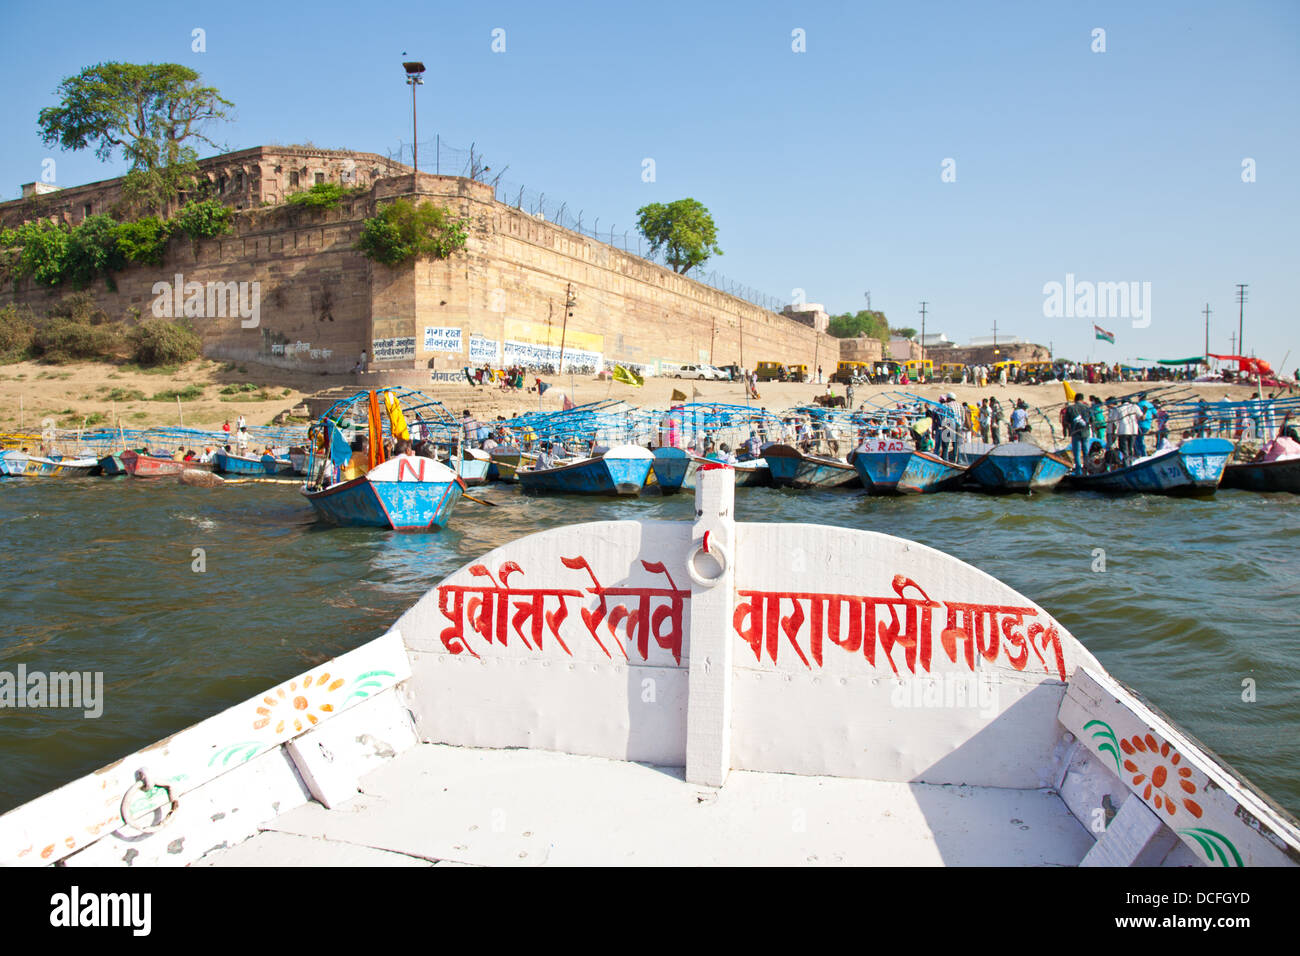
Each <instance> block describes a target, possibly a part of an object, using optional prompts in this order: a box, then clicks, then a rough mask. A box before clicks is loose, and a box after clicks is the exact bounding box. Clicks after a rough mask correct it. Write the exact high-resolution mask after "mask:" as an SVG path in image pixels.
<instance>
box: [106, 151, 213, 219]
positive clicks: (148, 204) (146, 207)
mask: <svg viewBox="0 0 1300 956" xmlns="http://www.w3.org/2000/svg"><path fill="white" fill-rule="evenodd" d="M198 172H199V165H198V163H196V162H194V160H193V159H192V158H186V159H185V160H183V161H178V162H175V163H172V164H171V165H168V166H157V167H155V168H153V169H133V170H131V171H130V172H128V173H127V174H126V176H125V177H124V178H123V180H122V198H121V200H120V201H119V203H118V204H117V208H116V209H114V212H115V213H118V214H124V213H142V212H143V213H149V212H159V213H166V211H167V209H168V207H169V206H170V205H171V204H172V202H173V201H174V200H175V199H176V198H177V196H178V195H179V194H180V193H182V192H186V191H188V190H191V189H193V188H194V187H195V184H196V183H197V181H198Z"/></svg>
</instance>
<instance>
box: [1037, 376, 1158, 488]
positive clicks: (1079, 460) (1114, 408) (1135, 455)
mask: <svg viewBox="0 0 1300 956" xmlns="http://www.w3.org/2000/svg"><path fill="white" fill-rule="evenodd" d="M1134 398H1136V401H1135V400H1134ZM1061 427H1062V429H1063V431H1064V432H1065V434H1066V435H1068V436H1069V438H1070V453H1071V455H1072V456H1073V458H1074V473H1075V474H1076V475H1081V474H1084V473H1093V472H1097V471H1103V470H1110V469H1113V468H1124V467H1127V466H1128V465H1131V464H1132V463H1133V462H1135V461H1137V460H1138V459H1139V458H1145V457H1147V454H1148V451H1147V441H1148V438H1153V439H1154V445H1153V446H1152V449H1151V453H1152V454H1154V453H1155V452H1160V451H1164V450H1165V449H1166V448H1168V447H1171V445H1170V443H1169V413H1168V412H1167V411H1166V410H1165V409H1164V407H1163V405H1162V403H1161V401H1160V399H1158V398H1157V399H1148V398H1147V395H1146V392H1139V393H1138V394H1137V395H1136V396H1135V397H1129V396H1126V397H1124V398H1117V397H1115V396H1112V397H1110V398H1108V399H1106V401H1105V402H1102V400H1101V399H1100V398H1098V397H1097V396H1096V395H1091V396H1085V395H1084V394H1083V393H1082V392H1080V393H1079V394H1077V395H1076V396H1075V399H1074V401H1073V402H1070V403H1067V404H1066V405H1065V406H1064V407H1063V408H1062V409H1061ZM1153 433H1154V434H1153Z"/></svg>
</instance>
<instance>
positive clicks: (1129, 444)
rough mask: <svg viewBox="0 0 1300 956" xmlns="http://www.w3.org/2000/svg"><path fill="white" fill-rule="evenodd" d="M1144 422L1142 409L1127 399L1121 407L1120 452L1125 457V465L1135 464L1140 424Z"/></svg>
mask: <svg viewBox="0 0 1300 956" xmlns="http://www.w3.org/2000/svg"><path fill="white" fill-rule="evenodd" d="M1141 420H1142V409H1140V408H1138V407H1137V405H1135V404H1133V402H1132V401H1130V400H1128V399H1125V400H1124V403H1123V404H1122V405H1120V406H1119V451H1120V454H1121V455H1122V456H1123V457H1124V464H1125V465H1129V464H1132V463H1133V459H1134V458H1136V457H1137V434H1138V422H1139V421H1141Z"/></svg>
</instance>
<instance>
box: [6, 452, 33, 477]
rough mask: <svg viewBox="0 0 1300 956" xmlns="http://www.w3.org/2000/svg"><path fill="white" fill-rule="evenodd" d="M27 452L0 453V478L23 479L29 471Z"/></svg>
mask: <svg viewBox="0 0 1300 956" xmlns="http://www.w3.org/2000/svg"><path fill="white" fill-rule="evenodd" d="M27 458H28V455H27V452H25V451H18V450H17V449H10V450H9V451H5V452H0V477H5V478H21V477H22V476H23V474H24V473H25V472H26V471H27Z"/></svg>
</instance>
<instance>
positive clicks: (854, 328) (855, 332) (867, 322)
mask: <svg viewBox="0 0 1300 956" xmlns="http://www.w3.org/2000/svg"><path fill="white" fill-rule="evenodd" d="M826 331H828V332H829V333H830V334H831V335H833V336H835V337H836V338H840V339H852V338H857V337H858V336H863V335H865V336H867V337H868V338H873V339H879V340H880V341H882V342H888V341H889V322H888V320H886V318H885V313H883V312H868V311H867V310H866V309H863V310H861V311H859V312H856V313H855V312H845V313H844V314H843V315H835V316H831V320H830V323H829V324H828V325H827V327H826Z"/></svg>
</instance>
